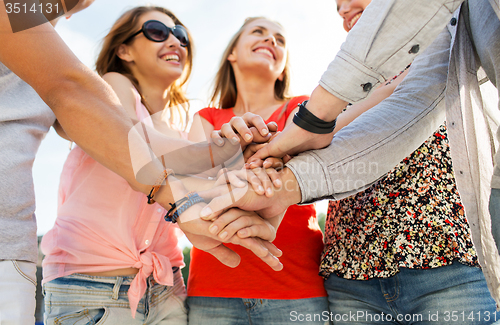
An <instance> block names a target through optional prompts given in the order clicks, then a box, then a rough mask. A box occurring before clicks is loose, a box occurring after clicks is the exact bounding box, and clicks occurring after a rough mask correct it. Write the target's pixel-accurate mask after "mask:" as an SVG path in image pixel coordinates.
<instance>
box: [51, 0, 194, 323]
mask: <svg viewBox="0 0 500 325" xmlns="http://www.w3.org/2000/svg"><path fill="white" fill-rule="evenodd" d="M191 64H192V43H191V41H190V36H189V33H188V31H187V29H186V28H185V27H184V26H183V24H182V23H181V22H180V21H179V19H178V18H177V17H176V16H175V15H174V14H173V13H172V12H170V11H169V10H167V9H165V8H161V7H149V6H147V7H136V8H134V9H131V10H129V11H127V12H126V13H124V14H123V15H122V16H121V17H120V18H119V19H118V21H117V22H116V23H115V24H114V26H113V27H112V29H111V31H110V32H109V34H108V35H107V36H106V37H105V39H104V42H103V47H102V50H101V52H100V54H99V58H98V60H97V64H96V68H97V72H98V73H99V75H101V76H102V77H103V79H104V80H105V81H107V82H108V83H109V84H110V85H111V87H112V88H113V90H114V91H115V92H116V94H117V95H118V97H119V99H120V102H121V104H122V105H123V107H124V109H125V110H126V111H127V113H128V115H129V116H130V118H131V119H132V120H133V121H141V122H142V123H143V124H145V125H147V126H149V127H154V128H155V129H160V130H161V132H162V133H163V134H166V135H168V136H169V137H171V138H177V139H180V138H182V137H183V130H184V128H185V125H186V121H187V108H188V106H187V104H188V101H187V99H186V96H185V94H184V90H183V89H182V86H183V85H184V84H185V83H186V81H187V80H188V78H189V75H190V72H191ZM159 112H163V113H160V114H155V113H159ZM164 113H166V114H164ZM164 115H167V116H169V117H168V118H167V119H165V118H161V117H160V118H155V117H153V118H151V117H152V116H164ZM110 140H111V139H110ZM166 177H168V176H166ZM149 201H150V200H149V198H148V197H146V195H144V194H142V193H140V192H136V191H134V190H133V189H132V188H131V187H130V186H129V184H128V183H127V182H126V181H125V180H124V179H123V178H121V177H120V176H118V175H116V174H114V173H113V172H111V171H110V170H108V169H106V168H105V167H104V166H102V165H100V164H99V163H97V162H96V161H95V160H93V159H92V158H91V157H90V156H88V155H87V154H85V153H84V152H83V151H82V150H81V149H80V148H78V147H76V148H74V149H73V150H72V151H71V153H70V154H69V156H68V159H67V161H66V163H65V165H64V169H63V172H62V175H61V183H60V190H59V208H58V217H57V220H56V223H55V226H54V228H53V229H52V230H50V231H49V232H48V233H47V234H46V235H45V236H44V238H43V240H42V250H43V252H44V253H45V254H46V258H45V260H44V262H43V268H44V280H43V284H44V291H45V304H46V307H45V321H46V322H45V323H46V324H64V323H65V322H70V323H72V324H73V323H78V322H79V321H80V320H82V321H84V322H85V323H87V322H89V323H99V324H101V323H105V324H136V323H137V324H176V325H177V324H185V323H186V322H187V316H186V309H185V308H184V299H185V296H186V291H185V287H184V283H183V279H182V275H181V272H180V270H179V268H180V267H182V266H183V265H184V264H183V256H182V252H181V250H180V248H179V247H178V245H177V234H176V233H177V229H176V227H175V226H174V225H173V223H170V222H165V221H164V220H163V219H164V215H165V214H166V211H165V209H163V208H162V207H161V206H159V205H158V204H156V203H154V204H148V203H150V202H149Z"/></svg>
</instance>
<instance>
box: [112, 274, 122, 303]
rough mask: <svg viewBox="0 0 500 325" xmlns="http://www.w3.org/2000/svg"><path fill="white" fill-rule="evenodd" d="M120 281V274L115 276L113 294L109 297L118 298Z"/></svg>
mask: <svg viewBox="0 0 500 325" xmlns="http://www.w3.org/2000/svg"><path fill="white" fill-rule="evenodd" d="M122 282H123V278H122V277H121V276H117V277H116V283H115V286H114V287H113V295H112V296H111V299H113V300H118V294H119V293H120V287H121V286H122Z"/></svg>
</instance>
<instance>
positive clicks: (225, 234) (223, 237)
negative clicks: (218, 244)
mask: <svg viewBox="0 0 500 325" xmlns="http://www.w3.org/2000/svg"><path fill="white" fill-rule="evenodd" d="M226 237H227V231H224V232H223V233H222V234H220V235H219V238H220V239H225V238H226Z"/></svg>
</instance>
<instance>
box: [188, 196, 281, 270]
mask: <svg viewBox="0 0 500 325" xmlns="http://www.w3.org/2000/svg"><path fill="white" fill-rule="evenodd" d="M201 209H202V204H195V205H194V206H192V207H190V208H189V209H187V210H186V211H185V212H184V213H183V214H181V216H180V218H179V219H178V225H179V227H180V229H181V230H182V231H183V232H184V234H185V235H186V237H187V238H188V239H189V240H190V241H191V243H192V244H193V246H195V247H196V248H198V249H201V250H203V251H206V252H208V253H210V254H212V255H213V256H214V257H215V258H217V259H218V260H219V261H220V262H221V263H223V264H224V265H227V266H229V267H236V266H238V264H239V263H240V260H241V258H240V257H239V255H238V254H236V252H234V251H233V250H231V249H230V248H228V247H226V246H224V244H223V243H222V242H221V241H220V239H219V237H218V236H217V235H214V234H212V233H211V232H210V231H209V227H210V226H211V224H212V223H211V222H209V221H206V220H202V219H201V218H200V217H199V214H200V211H201ZM252 229H253V230H255V228H252ZM254 233H255V234H256V236H258V237H260V236H262V237H264V238H273V239H274V237H273V232H272V230H267V231H265V228H260V230H259V229H257V231H254ZM258 237H248V238H240V237H239V236H235V235H233V236H231V237H229V236H228V237H227V238H226V242H230V243H233V244H236V245H241V246H243V247H245V248H247V249H249V250H250V251H252V252H253V253H254V254H255V255H256V256H258V257H259V258H260V259H262V261H264V262H265V263H266V264H268V265H269V266H270V267H271V268H272V269H273V270H276V271H279V270H281V269H282V268H283V265H282V264H281V263H280V261H279V259H278V258H277V257H276V256H278V257H279V256H281V251H280V250H279V249H278V248H277V247H276V246H274V244H272V243H271V242H269V241H268V240H266V239H262V238H258Z"/></svg>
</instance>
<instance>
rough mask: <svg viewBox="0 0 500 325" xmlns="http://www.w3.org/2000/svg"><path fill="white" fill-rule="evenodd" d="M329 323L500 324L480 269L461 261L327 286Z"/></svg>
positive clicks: (330, 281) (332, 281)
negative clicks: (331, 320) (390, 275)
mask: <svg viewBox="0 0 500 325" xmlns="http://www.w3.org/2000/svg"><path fill="white" fill-rule="evenodd" d="M325 288H326V290H327V292H328V300H329V302H330V312H331V315H330V316H331V319H333V322H334V324H335V325H341V324H372V325H373V324H421V325H423V324H434V325H435V324H439V325H444V324H450V325H451V324H453V325H457V324H467V325H473V324H493V323H494V322H496V321H500V312H498V313H497V312H496V311H495V310H496V309H495V301H494V300H493V298H491V296H490V292H489V291H488V288H487V286H486V281H485V279H484V276H483V273H482V272H481V269H479V268H477V267H471V266H466V265H463V264H460V263H458V262H454V263H453V264H451V265H448V266H443V267H438V268H434V269H425V270H421V269H420V270H417V269H407V268H401V270H400V272H399V273H398V274H396V275H395V276H393V277H390V278H387V279H382V278H380V279H371V280H367V281H362V280H346V279H343V278H339V277H337V276H336V275H334V274H332V275H330V277H329V278H328V280H327V281H326V282H325Z"/></svg>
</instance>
